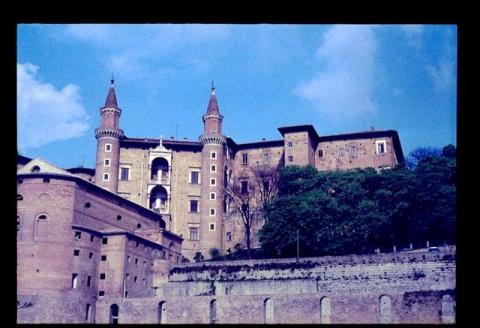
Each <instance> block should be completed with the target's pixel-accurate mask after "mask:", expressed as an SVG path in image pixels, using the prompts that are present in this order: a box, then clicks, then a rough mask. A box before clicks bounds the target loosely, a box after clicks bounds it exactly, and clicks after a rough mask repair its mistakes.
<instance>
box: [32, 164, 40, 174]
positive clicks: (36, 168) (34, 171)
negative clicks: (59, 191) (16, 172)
mask: <svg viewBox="0 0 480 328" xmlns="http://www.w3.org/2000/svg"><path fill="white" fill-rule="evenodd" d="M30 172H32V173H38V172H40V166H38V165H35V166H34V167H32V169H31V170H30Z"/></svg>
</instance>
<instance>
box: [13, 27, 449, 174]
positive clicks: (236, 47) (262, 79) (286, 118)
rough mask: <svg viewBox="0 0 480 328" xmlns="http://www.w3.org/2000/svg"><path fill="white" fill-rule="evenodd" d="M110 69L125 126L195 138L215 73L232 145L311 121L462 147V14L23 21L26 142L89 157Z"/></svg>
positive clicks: (61, 156) (411, 144) (26, 146)
mask: <svg viewBox="0 0 480 328" xmlns="http://www.w3.org/2000/svg"><path fill="white" fill-rule="evenodd" d="M112 74H113V75H114V78H115V90H116V94H117V100H118V105H119V107H120V108H121V109H122V115H121V117H120V127H121V128H122V129H123V130H124V133H125V135H126V136H127V137H134V138H147V137H148V138H159V137H160V136H163V137H164V138H170V137H172V136H173V137H175V138H176V139H180V140H183V139H184V138H186V139H187V140H193V141H198V137H199V136H200V135H201V134H202V132H203V123H202V115H203V114H204V113H205V112H206V110H207V105H208V100H209V97H210V92H211V83H212V81H213V83H214V85H215V88H216V95H217V99H218V105H219V108H220V112H221V114H222V115H223V116H224V121H223V129H224V134H225V135H227V136H229V137H231V138H233V139H234V140H235V141H236V142H237V143H245V142H253V141H259V140H262V139H263V138H265V139H266V140H280V139H281V138H282V137H281V134H280V133H279V132H278V130H277V129H278V128H279V127H282V126H291V125H299V124H312V125H313V126H314V127H315V129H316V131H317V132H318V134H319V135H320V136H322V135H332V134H339V133H349V132H356V131H364V130H368V129H370V128H371V127H374V128H375V129H376V130H397V131H398V133H399V136H400V142H401V145H402V149H403V152H404V154H405V155H407V154H408V153H409V152H410V151H412V150H413V149H415V148H417V147H439V148H441V147H443V146H445V145H447V144H454V145H456V94H457V28H456V26H455V25H293V24H285V25H280V24H254V25H245V24H242V25H234V24H226V25H222V24H138V25H132V24H103V25H101V24H100V25H96V24H74V25H60V24H19V25H18V26H17V148H18V152H19V153H20V154H22V155H25V156H28V157H31V158H36V157H40V158H42V159H44V160H47V161H49V162H51V163H52V164H55V165H58V166H60V167H63V168H71V167H76V166H79V165H82V166H84V167H90V168H93V167H94V166H95V151H96V140H95V137H94V129H95V128H97V127H98V126H99V122H100V113H99V109H100V107H102V106H103V105H104V104H105V100H106V96H107V92H108V88H109V85H110V79H111V76H112Z"/></svg>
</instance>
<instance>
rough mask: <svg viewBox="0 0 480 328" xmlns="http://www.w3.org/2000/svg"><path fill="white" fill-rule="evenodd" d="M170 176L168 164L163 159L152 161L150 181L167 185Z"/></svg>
mask: <svg viewBox="0 0 480 328" xmlns="http://www.w3.org/2000/svg"><path fill="white" fill-rule="evenodd" d="M169 176H170V170H169V163H168V161H167V160H166V159H165V158H163V157H157V158H155V159H154V160H153V161H152V164H151V169H150V179H151V180H152V181H154V182H160V183H161V184H168V180H169Z"/></svg>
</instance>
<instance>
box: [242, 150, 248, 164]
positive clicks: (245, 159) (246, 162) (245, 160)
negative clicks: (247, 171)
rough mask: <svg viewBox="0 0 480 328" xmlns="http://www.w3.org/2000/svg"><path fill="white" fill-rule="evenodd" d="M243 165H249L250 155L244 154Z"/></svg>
mask: <svg viewBox="0 0 480 328" xmlns="http://www.w3.org/2000/svg"><path fill="white" fill-rule="evenodd" d="M242 164H245V165H246V164H248V154H247V153H243V154H242Z"/></svg>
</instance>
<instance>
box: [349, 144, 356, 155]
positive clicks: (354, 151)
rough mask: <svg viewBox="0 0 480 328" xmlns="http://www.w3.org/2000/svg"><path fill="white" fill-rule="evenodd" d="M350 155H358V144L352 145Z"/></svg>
mask: <svg viewBox="0 0 480 328" xmlns="http://www.w3.org/2000/svg"><path fill="white" fill-rule="evenodd" d="M350 156H352V157H357V146H352V147H350Z"/></svg>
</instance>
